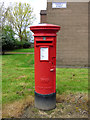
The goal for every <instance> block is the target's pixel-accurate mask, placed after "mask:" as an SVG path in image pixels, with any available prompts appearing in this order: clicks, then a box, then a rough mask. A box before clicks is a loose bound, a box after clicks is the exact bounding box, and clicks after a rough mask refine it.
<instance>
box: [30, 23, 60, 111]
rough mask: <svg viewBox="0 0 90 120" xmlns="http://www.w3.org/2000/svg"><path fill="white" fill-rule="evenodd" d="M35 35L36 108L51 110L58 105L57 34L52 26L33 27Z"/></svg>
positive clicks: (57, 27) (40, 25) (56, 29)
mask: <svg viewBox="0 0 90 120" xmlns="http://www.w3.org/2000/svg"><path fill="white" fill-rule="evenodd" d="M30 30H31V31H32V32H33V33H34V56H35V106H36V107H37V108H39V109H43V110H49V109H53V108H55V105H56V36H57V35H56V33H57V32H58V31H59V30H60V27H59V26H57V25H52V24H39V25H37V26H31V27H30Z"/></svg>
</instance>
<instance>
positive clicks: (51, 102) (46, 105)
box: [35, 92, 56, 110]
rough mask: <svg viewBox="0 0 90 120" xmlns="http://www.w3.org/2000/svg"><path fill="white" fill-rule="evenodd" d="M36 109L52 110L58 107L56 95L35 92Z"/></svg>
mask: <svg viewBox="0 0 90 120" xmlns="http://www.w3.org/2000/svg"><path fill="white" fill-rule="evenodd" d="M35 107H36V108H38V109H41V110H51V109H54V108H55V107H56V93H52V94H47V95H42V94H39V93H36V92H35Z"/></svg>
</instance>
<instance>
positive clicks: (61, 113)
mask: <svg viewBox="0 0 90 120" xmlns="http://www.w3.org/2000/svg"><path fill="white" fill-rule="evenodd" d="M56 102H57V103H56V108H55V109H53V110H50V111H42V110H38V109H37V108H35V107H34V106H33V105H30V106H28V107H27V108H26V109H25V110H24V111H23V114H22V115H21V118H88V95H87V94H83V93H78V94H72V93H71V94H69V95H67V96H66V95H58V94H57V97H56Z"/></svg>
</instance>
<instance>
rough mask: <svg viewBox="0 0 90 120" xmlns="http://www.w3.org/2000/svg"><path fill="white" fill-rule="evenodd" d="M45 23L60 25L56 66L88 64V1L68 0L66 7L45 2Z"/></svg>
mask: <svg viewBox="0 0 90 120" xmlns="http://www.w3.org/2000/svg"><path fill="white" fill-rule="evenodd" d="M46 19H47V23H50V24H56V25H60V26H61V30H60V31H59V32H58V36H57V66H58V67H59V66H87V65H88V2H68V3H67V8H52V2H48V3H47V16H46Z"/></svg>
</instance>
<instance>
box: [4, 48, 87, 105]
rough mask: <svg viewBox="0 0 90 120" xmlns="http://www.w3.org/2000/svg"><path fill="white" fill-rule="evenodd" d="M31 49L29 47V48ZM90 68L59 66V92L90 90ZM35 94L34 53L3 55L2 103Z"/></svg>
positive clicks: (57, 70)
mask: <svg viewBox="0 0 90 120" xmlns="http://www.w3.org/2000/svg"><path fill="white" fill-rule="evenodd" d="M27 50H28V51H29V49H27ZM87 89H88V69H86V68H85V69H84V68H79V69H76V68H75V69H74V68H57V69H56V90H57V93H59V94H63V93H73V92H74V93H75V92H88V91H87ZM28 95H34V54H27V55H25V54H24V55H22V54H21V55H16V54H15V55H3V56H2V103H3V104H6V103H10V102H13V101H16V100H18V99H23V98H24V97H26V96H28Z"/></svg>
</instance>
